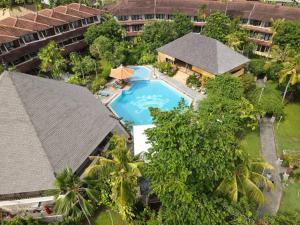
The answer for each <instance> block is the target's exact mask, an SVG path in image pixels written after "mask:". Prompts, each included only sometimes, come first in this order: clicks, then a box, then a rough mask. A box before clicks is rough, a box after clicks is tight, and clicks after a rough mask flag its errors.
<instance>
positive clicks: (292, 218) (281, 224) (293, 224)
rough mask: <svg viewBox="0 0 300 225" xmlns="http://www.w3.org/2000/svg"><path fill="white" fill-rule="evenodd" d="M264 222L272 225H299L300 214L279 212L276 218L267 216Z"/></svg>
mask: <svg viewBox="0 0 300 225" xmlns="http://www.w3.org/2000/svg"><path fill="white" fill-rule="evenodd" d="M263 221H266V222H267V223H268V224H270V225H298V224H300V212H283V213H282V212H279V213H277V215H275V216H266V217H265V218H264V219H263Z"/></svg>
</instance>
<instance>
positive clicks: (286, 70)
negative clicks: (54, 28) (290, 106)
mask: <svg viewBox="0 0 300 225" xmlns="http://www.w3.org/2000/svg"><path fill="white" fill-rule="evenodd" d="M287 78H289V79H288V82H287V84H286V87H285V90H284V94H283V97H282V102H284V99H285V97H286V93H287V91H288V88H289V87H290V85H294V84H296V83H298V82H300V54H297V55H295V56H294V57H290V58H289V59H287V60H286V61H285V62H284V63H283V68H282V70H281V71H280V72H279V83H280V84H281V83H283V82H285V81H286V80H287Z"/></svg>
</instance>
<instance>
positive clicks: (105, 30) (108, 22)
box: [84, 14, 126, 44]
mask: <svg viewBox="0 0 300 225" xmlns="http://www.w3.org/2000/svg"><path fill="white" fill-rule="evenodd" d="M103 20H104V21H103V22H102V23H101V24H97V25H92V26H90V27H89V28H88V29H87V31H86V32H85V33H84V40H85V41H86V43H88V44H92V43H93V42H94V41H95V40H96V39H97V38H98V37H99V36H104V37H107V38H109V39H110V40H113V41H121V40H123V38H124V37H125V36H126V31H125V30H124V28H123V27H122V26H121V25H120V24H118V23H117V21H116V20H115V18H114V17H113V16H112V15H110V14H105V15H104V16H103Z"/></svg>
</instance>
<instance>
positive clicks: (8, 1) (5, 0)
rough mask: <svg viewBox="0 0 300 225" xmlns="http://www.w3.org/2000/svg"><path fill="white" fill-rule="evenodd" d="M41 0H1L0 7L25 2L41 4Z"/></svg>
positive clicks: (8, 6)
mask: <svg viewBox="0 0 300 225" xmlns="http://www.w3.org/2000/svg"><path fill="white" fill-rule="evenodd" d="M41 2H42V1H41V0H1V1H0V8H12V7H14V6H19V5H25V4H36V5H39V4H41Z"/></svg>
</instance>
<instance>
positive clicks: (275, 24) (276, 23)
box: [271, 19, 285, 42]
mask: <svg viewBox="0 0 300 225" xmlns="http://www.w3.org/2000/svg"><path fill="white" fill-rule="evenodd" d="M284 21H285V19H277V20H274V19H271V24H272V25H271V30H272V37H271V42H272V41H273V39H274V37H275V35H276V34H277V31H278V29H279V27H280V26H282V25H283V23H284Z"/></svg>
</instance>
